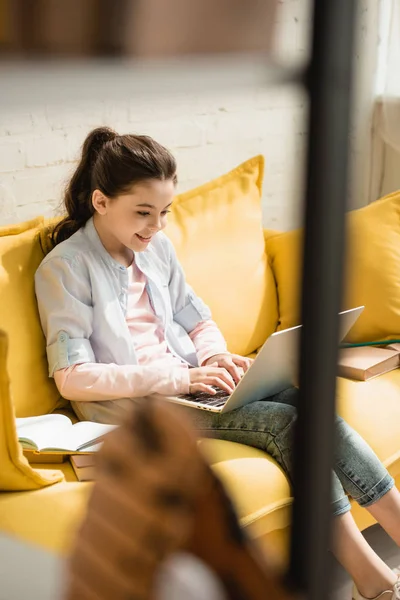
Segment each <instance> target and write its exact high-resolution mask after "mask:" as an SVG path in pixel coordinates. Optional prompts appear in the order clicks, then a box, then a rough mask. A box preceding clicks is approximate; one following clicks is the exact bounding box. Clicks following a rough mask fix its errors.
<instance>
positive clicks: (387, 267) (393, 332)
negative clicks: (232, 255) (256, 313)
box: [267, 191, 400, 342]
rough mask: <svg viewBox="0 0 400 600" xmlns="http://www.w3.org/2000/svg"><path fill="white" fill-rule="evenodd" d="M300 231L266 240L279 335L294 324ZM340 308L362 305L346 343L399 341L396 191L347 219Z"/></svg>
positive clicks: (399, 212)
mask: <svg viewBox="0 0 400 600" xmlns="http://www.w3.org/2000/svg"><path fill="white" fill-rule="evenodd" d="M301 244H302V231H300V230H297V231H291V232H288V233H283V234H279V235H271V237H269V238H268V239H267V252H268V255H269V258H270V261H271V265H272V269H273V272H274V275H275V279H276V283H277V290H278V299H279V316H280V325H279V329H286V328H287V327H292V326H293V325H296V324H298V323H299V302H298V298H299V295H298V290H299V273H300V267H301ZM345 264H346V278H345V284H346V293H345V300H344V303H343V308H353V307H355V306H359V305H362V304H363V305H365V310H364V312H363V314H362V315H361V317H360V318H359V319H358V321H357V323H356V324H355V326H354V327H353V328H352V330H351V332H350V334H349V335H348V337H347V340H348V341H351V342H360V341H368V340H371V341H373V340H378V339H385V338H392V337H395V338H399V337H400V191H399V192H394V193H393V194H389V195H388V196H385V197H384V198H382V199H381V200H379V201H377V202H374V203H373V204H370V205H368V206H366V207H365V208H362V209H360V210H356V211H354V212H351V213H349V215H348V217H347V255H346V263H345Z"/></svg>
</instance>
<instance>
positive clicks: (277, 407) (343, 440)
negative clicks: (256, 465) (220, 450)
mask: <svg viewBox="0 0 400 600" xmlns="http://www.w3.org/2000/svg"><path fill="white" fill-rule="evenodd" d="M297 400H298V390H297V389H295V388H290V389H288V390H285V391H284V392H281V393H280V394H277V395H276V396H273V397H271V398H268V399H267V400H261V401H260V402H253V403H252V404H248V405H247V406H244V407H242V408H238V409H237V410H233V411H231V412H227V413H221V414H217V413H211V412H208V411H205V410H198V409H194V408H188V409H185V412H186V414H187V413H189V416H190V419H191V421H192V423H193V424H194V426H195V428H196V429H197V430H198V432H199V434H200V435H202V436H205V435H206V436H207V437H215V438H218V439H221V440H229V441H231V442H239V443H240V444H246V445H247V446H253V447H254V448H259V449H261V450H264V451H265V452H267V453H268V454H270V455H271V456H272V457H273V458H274V459H275V460H276V461H277V463H278V464H279V465H280V466H281V467H282V469H283V470H284V472H285V473H286V475H287V476H288V478H289V480H291V479H292V468H293V426H294V423H295V421H296V412H297V411H296V404H297ZM393 486H394V480H393V478H392V477H391V476H390V475H389V473H388V472H387V470H386V469H385V467H384V466H383V465H382V463H381V462H380V460H379V459H378V457H377V456H376V454H375V453H374V452H373V450H372V449H371V448H370V447H369V446H368V444H367V443H366V442H365V441H364V440H363V438H362V437H361V436H360V435H359V434H358V433H357V432H356V431H354V429H352V428H351V427H350V426H349V425H348V424H347V423H346V422H345V421H343V419H341V418H340V417H336V443H335V466H334V471H333V486H332V490H333V492H332V493H333V498H332V510H333V514H334V515H335V516H337V515H341V514H343V513H345V512H347V511H348V510H350V502H349V500H348V495H349V496H351V497H352V498H354V500H355V501H356V502H358V504H360V506H364V507H368V506H370V505H371V504H373V503H374V502H376V501H377V500H379V499H380V498H382V496H384V495H385V494H386V493H387V492H388V491H389V490H390V489H391V488H392V487H393Z"/></svg>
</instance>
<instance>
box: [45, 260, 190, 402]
mask: <svg viewBox="0 0 400 600" xmlns="http://www.w3.org/2000/svg"><path fill="white" fill-rule="evenodd" d="M78 261H79V257H77V258H76V259H73V260H68V259H65V258H60V257H54V258H51V259H50V260H47V261H45V262H44V263H42V264H41V265H40V267H39V269H38V270H37V272H36V276H35V289H36V296H37V301H38V307H39V314H40V320H41V324H42V328H43V332H44V334H45V337H46V342H47V348H46V350H47V358H48V363H49V374H50V376H51V377H53V376H54V378H55V380H56V384H57V387H58V389H59V391H60V393H61V394H62V395H63V396H64V397H65V398H67V399H70V400H72V399H78V400H106V399H107V400H109V399H111V398H113V399H117V398H121V397H122V398H126V397H128V398H132V397H139V396H146V395H148V394H151V393H154V392H158V393H160V394H166V395H168V394H175V393H188V391H189V373H188V369H187V368H186V367H185V366H182V368H181V367H180V366H178V367H172V368H167V369H165V368H161V367H157V366H155V367H152V366H145V367H140V366H137V365H115V364H110V365H108V364H102V363H96V358H95V354H94V352H93V348H92V346H91V343H90V337H91V335H92V331H93V307H92V295H91V287H90V281H89V277H88V276H86V275H85V271H84V268H83V265H81V264H79V263H78ZM56 373H58V375H57V376H56ZM62 373H64V375H62Z"/></svg>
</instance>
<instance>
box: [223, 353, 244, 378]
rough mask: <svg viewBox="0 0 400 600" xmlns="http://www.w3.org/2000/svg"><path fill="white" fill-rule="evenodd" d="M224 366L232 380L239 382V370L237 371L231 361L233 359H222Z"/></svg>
mask: <svg viewBox="0 0 400 600" xmlns="http://www.w3.org/2000/svg"><path fill="white" fill-rule="evenodd" d="M224 367H225V369H226V370H227V371H228V373H230V375H231V376H232V379H233V381H234V382H235V383H239V381H240V379H241V376H240V371H239V369H238V367H237V366H236V365H235V363H234V362H233V360H230V359H228V360H227V361H224Z"/></svg>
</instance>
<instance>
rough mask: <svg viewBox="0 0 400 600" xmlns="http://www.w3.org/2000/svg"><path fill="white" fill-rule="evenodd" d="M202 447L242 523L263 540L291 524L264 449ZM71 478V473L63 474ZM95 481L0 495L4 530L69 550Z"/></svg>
mask: <svg viewBox="0 0 400 600" xmlns="http://www.w3.org/2000/svg"><path fill="white" fill-rule="evenodd" d="M200 448H201V450H202V451H203V453H204V454H205V456H206V457H207V458H208V460H209V462H210V464H211V465H212V468H213V469H214V471H215V473H216V474H217V475H218V477H220V478H221V480H222V481H223V482H224V484H225V486H226V488H227V489H228V491H229V492H230V494H231V495H232V499H233V502H234V504H235V506H236V508H237V511H238V514H239V517H240V521H241V524H242V526H243V527H245V528H246V529H247V531H248V532H249V534H250V535H251V536H252V537H253V538H256V539H259V541H260V543H263V540H264V539H265V538H266V537H267V536H268V534H270V533H272V532H274V531H276V530H282V529H285V528H286V527H287V526H288V525H289V523H290V514H291V502H292V498H291V492H290V487H289V484H288V482H287V479H286V477H285V475H284V474H283V472H282V470H281V469H280V468H279V467H278V465H277V464H276V462H275V461H274V460H273V459H272V458H271V457H269V456H268V455H267V454H265V453H264V452H262V451H261V450H257V449H255V448H250V447H248V446H244V445H242V444H236V443H233V442H225V441H221V440H211V439H210V440H202V441H201V442H200ZM65 476H66V478H67V479H68V472H65ZM91 487H92V486H91V484H87V483H68V482H62V483H59V484H57V485H54V486H51V487H50V488H47V489H43V490H37V491H35V492H28V493H23V494H22V493H15V492H14V493H12V494H7V493H4V494H0V531H1V532H4V533H9V534H12V535H14V536H16V537H18V538H20V539H24V540H26V541H29V542H33V543H35V544H38V545H40V546H42V547H45V548H47V549H49V550H52V551H55V552H57V553H61V554H65V553H67V552H68V550H69V549H70V546H71V543H72V541H73V536H74V534H75V532H76V531H77V528H78V527H79V524H80V522H81V520H82V518H83V516H84V514H85V509H86V505H87V501H88V498H89V494H90V490H91Z"/></svg>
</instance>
